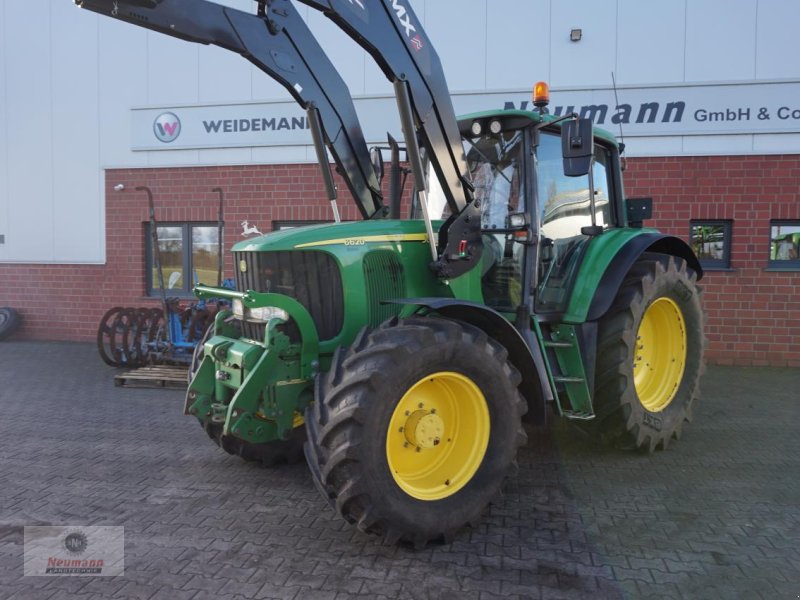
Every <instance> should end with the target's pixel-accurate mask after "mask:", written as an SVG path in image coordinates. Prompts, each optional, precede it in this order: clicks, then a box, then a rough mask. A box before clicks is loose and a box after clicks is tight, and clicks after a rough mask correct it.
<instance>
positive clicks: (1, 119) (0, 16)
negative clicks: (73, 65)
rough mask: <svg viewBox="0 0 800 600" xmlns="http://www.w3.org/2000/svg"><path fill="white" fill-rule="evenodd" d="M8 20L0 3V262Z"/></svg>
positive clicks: (2, 252) (3, 251)
mask: <svg viewBox="0 0 800 600" xmlns="http://www.w3.org/2000/svg"><path fill="white" fill-rule="evenodd" d="M7 23H8V18H7V17H6V15H5V3H0V235H4V236H5V242H4V243H2V244H0V261H3V260H6V258H7V256H8V249H9V247H10V243H11V240H10V239H9V235H8V231H9V227H8V202H9V198H8V142H7V140H8V131H7V129H8V128H7V126H6V125H7V120H8V116H7V112H6V89H7V87H8V86H7V82H6V56H7V52H6V34H5V27H6V26H7V25H6V24H7Z"/></svg>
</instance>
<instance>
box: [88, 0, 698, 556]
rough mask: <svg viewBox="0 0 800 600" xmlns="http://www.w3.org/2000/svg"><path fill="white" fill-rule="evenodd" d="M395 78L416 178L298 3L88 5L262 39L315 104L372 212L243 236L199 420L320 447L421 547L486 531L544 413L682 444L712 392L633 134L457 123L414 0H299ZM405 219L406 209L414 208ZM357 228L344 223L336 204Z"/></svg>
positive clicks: (329, 485)
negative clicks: (472, 530) (472, 529)
mask: <svg viewBox="0 0 800 600" xmlns="http://www.w3.org/2000/svg"><path fill="white" fill-rule="evenodd" d="M301 1H302V2H303V3H304V4H307V5H309V6H311V7H313V8H315V9H319V10H322V11H323V12H324V13H325V14H326V16H328V17H329V18H330V19H331V20H333V21H334V23H336V24H337V25H339V26H340V27H341V28H342V29H343V30H344V31H345V32H347V33H348V34H349V35H350V36H351V37H352V38H353V39H354V40H356V41H357V42H358V43H359V44H361V45H362V46H363V47H364V48H366V49H367V51H368V52H369V53H370V54H371V55H372V56H373V58H375V60H376V61H377V62H378V64H379V66H380V67H381V68H382V70H383V71H384V73H385V74H386V75H387V77H388V78H389V79H390V80H391V81H392V82H393V84H394V88H395V93H396V97H397V105H398V111H399V114H400V120H401V123H402V127H403V132H404V137H405V152H406V157H407V164H408V169H409V171H410V172H411V173H412V174H413V180H414V184H415V189H414V193H413V195H412V196H413V198H412V200H411V202H410V205H409V203H408V202H407V200H404V198H403V197H402V194H401V193H400V185H399V179H400V175H399V173H400V172H401V171H402V167H401V164H400V162H399V155H400V153H401V149H400V148H399V146H398V145H397V144H396V143H395V142H394V141H393V140H391V139H390V147H392V150H393V151H392V160H391V167H392V168H391V173H392V181H391V185H390V186H389V187H390V189H391V190H392V191H391V193H390V198H389V199H388V200H389V201H388V203H387V204H386V205H385V204H384V201H383V200H384V199H383V196H382V194H381V186H380V179H381V177H382V173H383V160H382V157H381V156H380V153H379V152H374V153H373V154H372V160H371V159H370V153H369V151H368V149H367V147H366V144H365V142H364V138H363V134H362V133H361V130H360V128H359V127H358V124H357V121H356V120H355V111H354V109H353V106H352V102H351V100H350V96H349V93H348V92H347V90H346V87H345V86H344V84H343V82H342V81H341V78H340V77H338V74H336V72H335V69H333V67H332V65H330V63H329V62H327V59H326V58H325V55H324V52H322V49H321V48H320V47H319V45H318V44H317V43H316V40H314V38H313V36H311V34H310V32H308V30H307V28H306V27H305V24H304V23H303V21H302V19H300V18H299V16H298V15H297V12H296V11H295V10H294V8H293V6H292V4H291V2H289V1H288V0H274V1H264V2H258V9H257V12H256V14H248V13H244V12H241V11H236V10H234V9H230V8H226V7H220V6H218V5H215V4H213V3H211V2H205V1H204V0H127V1H123V0H120V1H118V2H111V1H110V0H79V2H78V3H79V4H80V5H81V6H82V7H84V8H89V9H91V10H95V11H96V12H100V13H104V14H110V15H112V16H114V17H116V18H119V19H122V20H126V21H129V22H131V23H134V24H136V25H140V26H143V27H147V28H150V29H154V30H156V31H161V32H164V33H167V34H169V35H173V36H177V37H181V38H183V39H187V40H191V41H196V42H201V43H214V44H218V45H220V46H223V47H225V48H228V49H230V50H232V51H235V52H238V53H240V54H242V55H243V56H244V57H245V58H247V59H248V60H250V61H252V62H253V63H255V64H256V65H258V66H259V67H260V68H261V69H262V70H264V71H265V72H266V73H268V74H269V75H270V76H272V77H274V78H275V79H276V80H278V81H279V82H281V83H283V84H284V85H285V86H286V88H287V89H288V90H290V92H291V93H292V94H293V96H294V97H295V99H296V100H297V101H298V103H300V104H301V106H303V107H304V108H305V109H306V111H307V115H308V123H309V125H310V128H311V131H312V136H313V139H314V143H315V147H316V148H317V152H318V157H319V159H320V165H321V167H322V174H323V177H324V178H325V181H326V185H327V189H328V192H329V199H330V200H331V204H332V206H333V209H334V214H335V215H338V211H337V210H336V195H337V190H336V188H335V185H334V183H333V178H332V177H331V174H330V170H329V165H328V159H327V155H326V149H327V151H329V152H330V153H331V155H332V156H333V158H334V161H335V162H336V166H337V169H338V171H339V173H340V174H341V175H342V177H343V179H344V181H345V183H346V185H347V186H348V190H349V192H350V195H351V196H352V197H353V199H354V201H355V202H356V205H357V206H358V208H359V210H360V212H361V214H362V215H363V217H364V220H362V221H359V222H352V223H340V222H337V223H331V224H326V225H317V226H311V227H304V228H300V229H291V230H285V231H279V232H275V233H272V234H269V235H266V236H264V237H260V238H257V239H252V240H248V241H246V242H242V243H239V244H237V245H236V246H235V247H234V249H233V252H234V265H235V270H236V273H235V277H236V290H235V291H232V290H227V289H219V288H216V287H210V286H205V285H199V286H197V287H196V288H195V293H196V295H197V296H198V297H199V298H226V299H229V300H230V301H231V303H232V310H231V311H227V312H221V313H219V314H218V315H217V317H216V321H215V323H214V325H213V326H212V328H211V329H210V330H209V332H208V334H207V336H208V337H207V339H206V340H205V342H204V343H203V344H202V345H201V346H200V347H199V349H198V353H197V355H196V361H195V364H194V365H193V369H192V379H191V383H190V385H189V389H188V392H187V397H186V405H185V413H186V414H189V415H193V416H194V417H196V418H197V419H198V421H199V422H200V424H201V425H202V427H203V428H204V430H205V431H206V432H207V433H208V435H209V436H210V437H211V438H212V439H213V440H214V441H215V442H216V443H217V444H218V445H219V446H220V447H222V448H223V449H224V450H225V451H227V452H229V453H231V454H237V455H239V456H241V457H242V458H244V459H246V460H252V461H258V462H261V463H263V464H265V465H273V464H276V463H279V462H294V461H297V460H301V459H302V457H303V455H305V458H306V460H307V462H308V465H309V467H310V470H311V473H312V477H313V480H314V482H315V484H316V486H317V487H318V488H319V490H320V492H321V493H322V494H323V496H324V497H325V498H326V499H327V500H328V502H329V503H330V504H331V506H332V507H334V509H335V510H336V511H337V512H338V513H339V514H340V515H341V516H342V517H344V518H345V519H346V520H347V521H349V522H351V523H354V524H356V525H357V526H358V528H359V529H360V530H362V531H365V532H367V533H373V534H377V535H380V536H383V537H384V538H385V539H386V540H388V541H389V542H395V541H398V540H402V541H406V542H410V543H413V544H415V545H423V544H425V543H426V542H428V541H431V540H440V539H445V540H446V539H450V538H451V537H452V536H453V534H454V533H455V532H457V531H458V530H459V529H460V528H462V527H463V526H464V525H465V524H468V523H472V522H475V521H476V520H478V519H479V518H480V515H481V513H482V511H483V510H484V509H485V507H486V506H487V505H488V504H489V502H490V501H491V500H492V499H493V498H494V497H495V496H496V495H497V494H498V492H499V491H500V489H501V486H502V485H503V482H504V480H505V479H506V477H507V476H508V475H509V474H512V473H513V472H514V470H515V467H516V454H517V450H518V448H519V447H520V446H522V445H523V444H524V443H525V441H526V434H525V430H524V428H523V419H528V420H530V421H532V422H534V423H544V422H546V420H547V417H548V414H550V413H556V414H558V415H561V416H563V417H566V418H569V419H572V420H574V421H575V422H576V423H577V425H578V426H579V427H581V428H582V429H584V430H586V431H588V432H590V433H591V434H593V435H596V436H597V437H598V438H600V439H602V440H604V441H605V442H607V443H609V444H613V445H615V446H618V447H625V448H631V449H644V450H647V451H653V450H654V449H656V448H666V447H667V445H668V443H669V442H670V440H672V439H673V438H678V437H679V436H680V434H681V429H682V427H683V424H684V422H685V421H686V420H688V419H689V418H690V416H691V410H692V405H693V402H694V400H695V398H696V397H697V396H698V385H699V378H700V373H701V370H702V364H703V345H704V336H703V312H702V308H701V303H700V295H699V291H698V288H697V286H696V281H697V279H699V278H700V277H701V276H702V269H701V267H700V265H699V263H698V260H697V258H696V257H695V255H694V253H693V252H692V250H691V248H689V246H688V245H687V244H686V243H685V242H683V241H682V240H680V239H678V238H675V237H672V236H669V235H664V234H661V233H659V232H657V231H655V230H653V229H648V228H644V227H643V226H642V221H643V220H644V219H646V218H647V217H648V216H649V215H650V212H651V210H652V207H651V203H650V202H649V201H647V200H646V199H640V200H630V199H629V200H625V198H624V194H623V187H622V175H621V171H622V169H621V162H620V151H621V148H620V144H618V143H617V142H616V141H615V139H614V137H613V136H611V135H610V134H608V133H606V132H603V131H600V130H596V129H594V128H593V127H592V123H591V122H590V121H589V120H586V119H580V118H578V117H577V115H566V116H561V117H556V116H553V115H549V114H547V111H546V105H547V99H546V98H544V97H542V96H543V95H544V94H541V93H540V94H539V96H538V97H537V98H536V99H535V104H536V106H537V108H538V110H537V111H533V112H527V111H514V110H505V111H489V112H483V113H478V114H472V115H467V116H464V117H462V118H460V119H456V118H455V116H454V114H453V108H452V105H451V103H450V99H449V95H448V93H447V86H446V83H445V79H444V75H443V74H442V72H441V71H442V70H441V65H440V63H439V61H438V58H437V57H436V54H435V52H434V51H433V47H432V45H431V43H430V40H429V39H428V38H427V37H426V35H425V33H424V32H423V31H422V28H421V25H420V23H419V21H418V19H417V18H416V16H415V15H414V13H413V11H412V10H411V8H410V7H409V6H408V5H407V4H406V3H405V2H401V1H400V0H381V1H380V2H374V3H370V4H369V7H367V6H366V3H362V2H352V1H350V0H328V1H324V2H323V1H316V0H301ZM403 212H405V213H406V214H405V215H404V216H405V217H407V218H400V217H401V213H403ZM337 220H338V219H337Z"/></svg>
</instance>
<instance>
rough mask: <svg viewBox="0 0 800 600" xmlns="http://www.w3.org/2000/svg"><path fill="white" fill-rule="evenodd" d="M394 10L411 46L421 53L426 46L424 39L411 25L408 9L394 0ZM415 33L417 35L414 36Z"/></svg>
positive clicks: (397, 0)
mask: <svg viewBox="0 0 800 600" xmlns="http://www.w3.org/2000/svg"><path fill="white" fill-rule="evenodd" d="M392 8H393V9H394V12H395V14H396V15H397V20H398V21H400V25H402V27H403V29H405V31H406V36H407V37H408V39H409V40H410V41H411V45H412V46H414V48H415V49H416V51H417V52H419V51H420V50H422V47H423V46H424V45H425V44H423V43H422V38H421V37H420V35H419V34H418V33H417V28H416V27H414V25H413V24H412V23H411V15H409V14H408V11H407V10H406V7H405V6H403V5H402V4H400V2H399V0H392ZM415 33H416V35H413V34H415Z"/></svg>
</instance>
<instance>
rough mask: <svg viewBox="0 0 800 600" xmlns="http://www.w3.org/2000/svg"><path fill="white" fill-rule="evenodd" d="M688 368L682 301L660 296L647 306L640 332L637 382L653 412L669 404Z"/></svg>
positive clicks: (644, 402)
mask: <svg viewBox="0 0 800 600" xmlns="http://www.w3.org/2000/svg"><path fill="white" fill-rule="evenodd" d="M685 368H686V324H685V323H684V320H683V313H682V312H681V309H680V308H678V305H677V304H675V302H674V301H673V300H670V299H669V298H664V297H662V298H658V299H656V300H654V301H653V302H652V303H651V304H650V306H648V307H647V310H646V311H645V313H644V315H643V316H642V322H641V323H640V324H639V331H638V332H637V334H636V352H635V356H634V361H633V382H634V385H635V387H636V395H637V396H638V397H639V401H640V402H641V403H642V406H644V407H645V408H646V409H647V410H649V411H650V412H659V411H662V410H664V409H665V408H667V406H669V404H670V402H672V400H673V399H674V398H675V394H677V393H678V388H679V387H680V384H681V380H682V379H683V371H684V369H685Z"/></svg>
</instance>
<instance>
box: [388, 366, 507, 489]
mask: <svg viewBox="0 0 800 600" xmlns="http://www.w3.org/2000/svg"><path fill="white" fill-rule="evenodd" d="M490 425H491V423H490V420H489V408H488V406H487V405H486V398H485V397H484V395H483V392H481V390H480V388H479V387H478V386H477V385H475V383H474V382H473V381H472V380H471V379H470V378H469V377H465V376H464V375H461V374H459V373H453V372H450V371H446V372H445V371H443V372H439V373H433V374H431V375H428V376H427V377H424V378H423V379H420V380H419V381H418V382H417V383H415V384H414V385H413V386H411V388H410V389H409V390H408V391H407V392H406V393H405V394H404V395H403V397H402V398H401V399H400V402H398V403H397V406H396V407H395V409H394V412H393V413H392V417H391V420H390V421H389V429H388V431H387V432H386V459H387V461H388V463H389V469H390V470H391V473H392V477H394V480H395V482H396V483H397V485H399V486H400V488H401V489H402V490H403V491H404V492H405V493H407V494H408V495H409V496H412V497H414V498H417V499H419V500H428V501H432V500H441V499H443V498H447V497H448V496H452V495H453V494H455V493H456V492H457V491H458V490H460V489H461V488H463V487H464V486H465V485H467V483H468V482H469V480H470V479H472V476H473V475H475V472H476V471H477V470H478V467H480V465H481V462H482V461H483V457H484V455H485V454H486V448H487V447H488V446H489V431H490V429H491V427H490Z"/></svg>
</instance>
